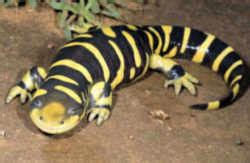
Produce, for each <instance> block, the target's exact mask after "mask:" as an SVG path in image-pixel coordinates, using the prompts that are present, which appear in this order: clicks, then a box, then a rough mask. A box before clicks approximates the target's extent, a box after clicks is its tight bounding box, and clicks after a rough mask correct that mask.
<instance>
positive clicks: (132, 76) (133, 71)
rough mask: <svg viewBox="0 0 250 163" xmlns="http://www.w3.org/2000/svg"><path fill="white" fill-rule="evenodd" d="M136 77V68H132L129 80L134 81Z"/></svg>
mask: <svg viewBox="0 0 250 163" xmlns="http://www.w3.org/2000/svg"><path fill="white" fill-rule="evenodd" d="M134 77H135V68H134V67H132V68H131V69H130V74H129V79H133V78H134Z"/></svg>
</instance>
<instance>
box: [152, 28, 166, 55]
mask: <svg viewBox="0 0 250 163" xmlns="http://www.w3.org/2000/svg"><path fill="white" fill-rule="evenodd" d="M154 29H155V30H156V31H157V32H158V33H159V35H160V39H161V41H162V46H161V49H160V52H161V55H162V54H164V53H163V47H164V44H165V38H166V36H165V33H164V31H163V29H162V28H161V26H154Z"/></svg>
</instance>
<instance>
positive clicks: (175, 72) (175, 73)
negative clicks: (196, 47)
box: [167, 65, 185, 80]
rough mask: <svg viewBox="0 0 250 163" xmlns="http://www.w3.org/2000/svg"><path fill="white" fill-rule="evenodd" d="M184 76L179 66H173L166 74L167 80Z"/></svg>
mask: <svg viewBox="0 0 250 163" xmlns="http://www.w3.org/2000/svg"><path fill="white" fill-rule="evenodd" d="M184 74H185V71H184V69H183V68H182V67H181V66H180V65H175V66H173V68H171V70H170V71H169V72H168V73H167V78H168V79H169V80H173V79H177V78H179V77H181V76H183V75H184Z"/></svg>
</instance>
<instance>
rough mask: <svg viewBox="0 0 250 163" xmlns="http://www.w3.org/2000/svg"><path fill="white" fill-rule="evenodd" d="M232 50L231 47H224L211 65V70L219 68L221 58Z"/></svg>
mask: <svg viewBox="0 0 250 163" xmlns="http://www.w3.org/2000/svg"><path fill="white" fill-rule="evenodd" d="M232 51H233V48H232V47H227V48H226V49H224V50H223V51H222V52H221V53H220V54H219V55H218V56H217V58H216V59H215V60H214V63H213V65H212V70H213V71H215V72H217V71H218V70H219V66H220V64H221V62H222V60H223V59H224V58H225V57H226V56H227V55H228V54H229V53H231V52H232Z"/></svg>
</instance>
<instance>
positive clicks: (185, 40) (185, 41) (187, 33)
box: [180, 27, 191, 53]
mask: <svg viewBox="0 0 250 163" xmlns="http://www.w3.org/2000/svg"><path fill="white" fill-rule="evenodd" d="M190 33H191V29H190V28H189V27H185V28H184V35H183V40H182V45H181V50H180V52H181V53H184V52H185V50H186V47H187V44H188V40H189V37H190Z"/></svg>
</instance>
